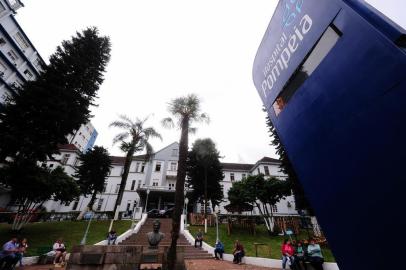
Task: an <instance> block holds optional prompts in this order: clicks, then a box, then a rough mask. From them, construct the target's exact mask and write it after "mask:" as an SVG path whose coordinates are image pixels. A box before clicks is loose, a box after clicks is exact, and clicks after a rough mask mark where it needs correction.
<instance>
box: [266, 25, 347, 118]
mask: <svg viewBox="0 0 406 270" xmlns="http://www.w3.org/2000/svg"><path fill="white" fill-rule="evenodd" d="M341 35H342V33H341V32H340V30H338V29H337V28H336V27H335V26H334V25H330V26H329V27H328V28H327V30H326V31H325V32H324V33H323V35H322V36H321V38H320V39H319V41H318V42H317V44H316V45H315V46H314V47H313V50H312V51H311V52H310V53H309V54H308V55H307V57H306V58H305V60H304V62H303V63H302V64H301V65H300V66H299V68H298V69H297V71H296V72H295V73H294V74H293V75H292V77H290V79H289V80H288V83H287V84H286V85H285V86H284V87H283V89H282V91H281V93H280V94H279V96H278V97H277V98H276V99H275V101H274V103H273V104H272V107H273V110H274V112H275V114H276V115H278V114H280V113H281V112H282V110H283V109H284V107H285V106H286V104H287V103H288V102H289V100H290V98H291V97H292V96H293V95H294V94H295V93H296V91H297V90H298V89H299V88H300V87H301V86H302V85H303V83H304V82H305V81H306V80H307V78H308V77H309V76H310V75H311V74H312V73H313V71H315V70H316V68H317V67H318V66H319V64H320V63H321V62H322V61H323V59H324V58H325V57H326V56H327V54H328V53H329V52H330V51H331V49H333V47H334V45H335V44H336V43H337V41H338V39H339V38H340V36H341Z"/></svg>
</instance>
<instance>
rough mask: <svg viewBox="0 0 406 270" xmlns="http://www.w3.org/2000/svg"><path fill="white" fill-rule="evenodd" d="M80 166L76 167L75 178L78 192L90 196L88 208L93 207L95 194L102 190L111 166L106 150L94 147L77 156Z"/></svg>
mask: <svg viewBox="0 0 406 270" xmlns="http://www.w3.org/2000/svg"><path fill="white" fill-rule="evenodd" d="M79 160H80V165H79V166H78V167H77V171H76V174H75V177H76V178H77V179H78V185H79V187H80V191H81V193H82V194H84V195H89V194H91V195H92V198H91V200H90V202H89V205H88V207H89V208H91V207H92V206H93V203H94V200H95V198H96V194H97V193H100V192H102V191H103V189H104V182H105V180H106V179H107V177H108V175H109V173H110V169H111V168H112V166H111V158H110V155H109V152H108V151H107V149H105V148H104V147H102V146H94V147H93V148H92V149H90V150H88V151H87V152H86V153H81V154H80V155H79Z"/></svg>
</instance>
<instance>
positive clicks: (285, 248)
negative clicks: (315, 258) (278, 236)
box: [281, 239, 295, 269]
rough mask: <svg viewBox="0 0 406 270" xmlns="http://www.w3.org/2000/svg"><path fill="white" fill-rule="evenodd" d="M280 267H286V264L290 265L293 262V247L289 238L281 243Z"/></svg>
mask: <svg viewBox="0 0 406 270" xmlns="http://www.w3.org/2000/svg"><path fill="white" fill-rule="evenodd" d="M281 252H282V269H286V264H288V265H289V266H292V265H293V264H294V257H293V255H295V248H294V247H293V246H292V243H291V242H290V240H289V239H285V241H283V245H282V250H281Z"/></svg>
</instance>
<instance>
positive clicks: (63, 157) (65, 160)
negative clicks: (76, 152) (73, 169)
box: [61, 154, 70, 165]
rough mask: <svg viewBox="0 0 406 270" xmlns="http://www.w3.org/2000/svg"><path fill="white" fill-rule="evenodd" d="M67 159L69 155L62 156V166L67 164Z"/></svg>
mask: <svg viewBox="0 0 406 270" xmlns="http://www.w3.org/2000/svg"><path fill="white" fill-rule="evenodd" d="M69 157H70V154H64V155H63V156H62V161H61V163H62V165H66V164H67V163H68V161H69Z"/></svg>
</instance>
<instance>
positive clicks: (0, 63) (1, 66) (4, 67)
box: [0, 61, 7, 76]
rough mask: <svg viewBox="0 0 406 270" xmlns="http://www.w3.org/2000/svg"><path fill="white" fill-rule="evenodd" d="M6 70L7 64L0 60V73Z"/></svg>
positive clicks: (2, 73)
mask: <svg viewBox="0 0 406 270" xmlns="http://www.w3.org/2000/svg"><path fill="white" fill-rule="evenodd" d="M6 70H7V66H6V65H5V64H3V62H1V61H0V75H1V76H3V75H4V73H5V72H6Z"/></svg>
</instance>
